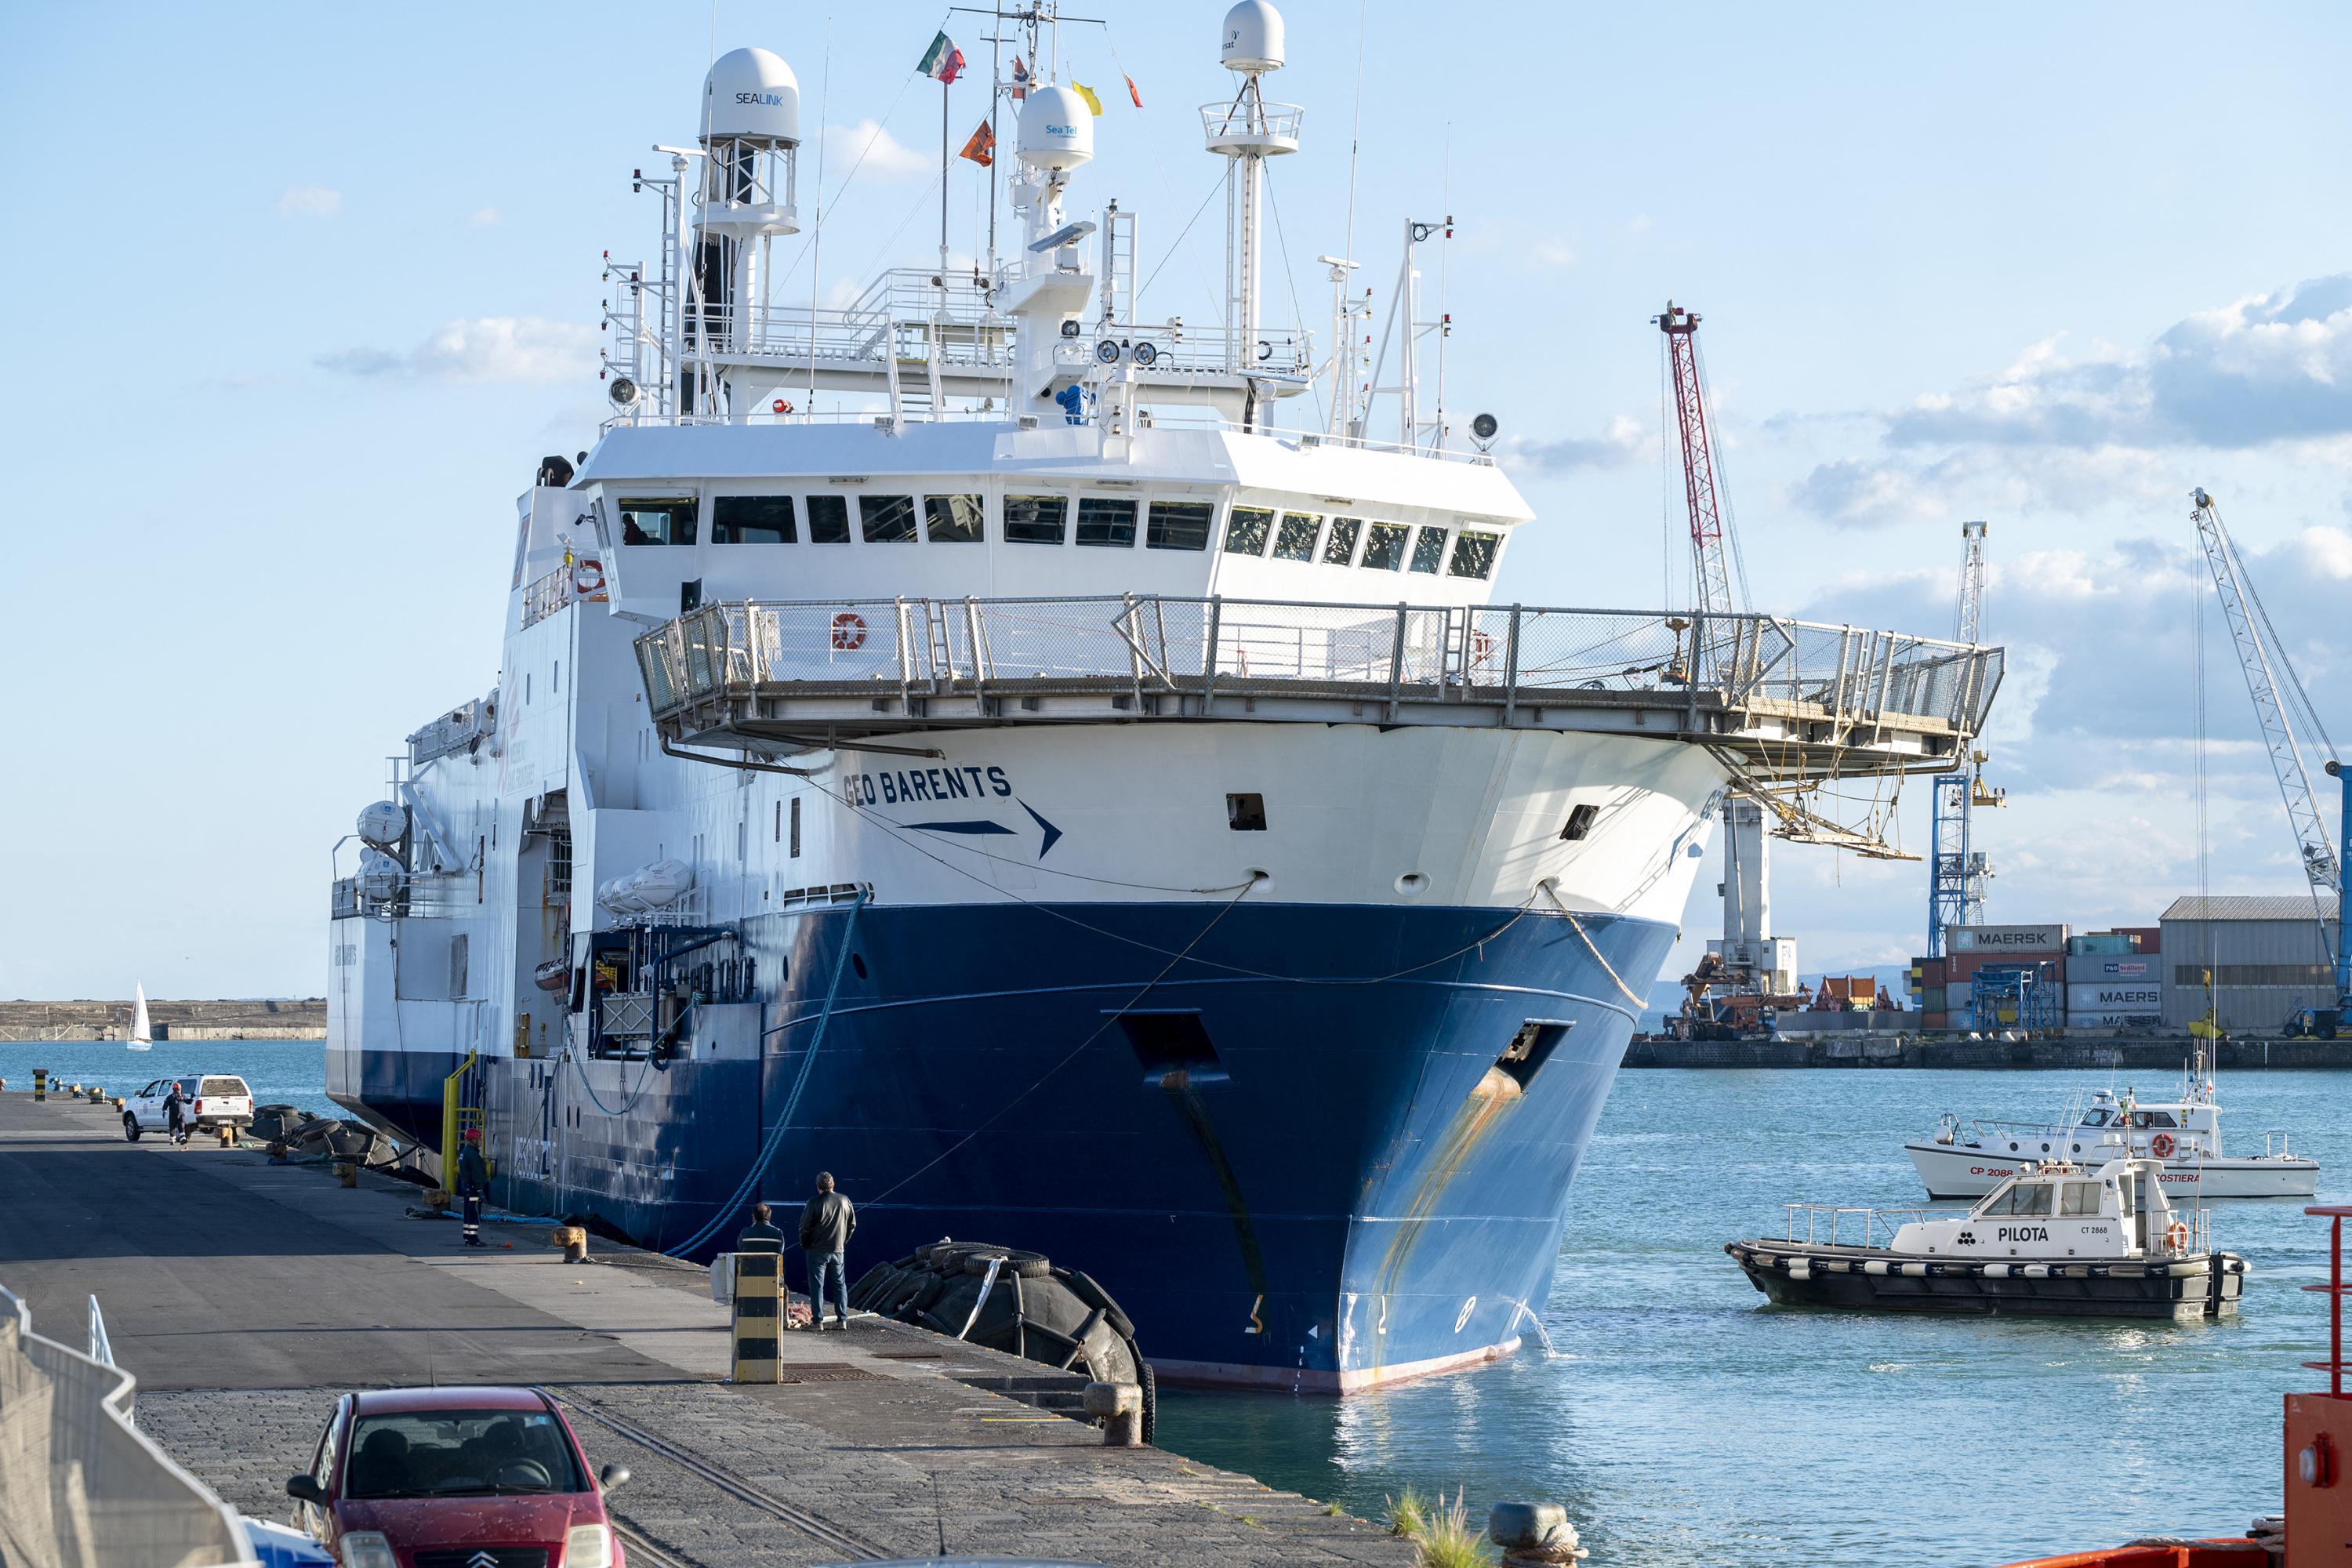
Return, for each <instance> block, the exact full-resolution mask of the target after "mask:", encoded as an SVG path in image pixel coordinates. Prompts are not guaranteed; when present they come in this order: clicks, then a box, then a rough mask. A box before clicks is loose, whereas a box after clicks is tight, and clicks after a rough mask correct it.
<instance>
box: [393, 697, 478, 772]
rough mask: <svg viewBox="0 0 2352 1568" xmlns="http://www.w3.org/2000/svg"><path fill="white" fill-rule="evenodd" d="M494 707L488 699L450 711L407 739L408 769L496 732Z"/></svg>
mask: <svg viewBox="0 0 2352 1568" xmlns="http://www.w3.org/2000/svg"><path fill="white" fill-rule="evenodd" d="M497 721H498V710H497V705H496V704H495V703H493V702H492V701H491V700H490V699H489V698H488V697H477V698H475V699H474V700H472V701H470V702H465V703H461V704H459V705H458V706H457V707H455V708H452V709H451V710H449V711H448V712H446V713H445V714H443V715H442V716H441V717H440V718H438V719H436V720H434V721H432V722H431V723H429V724H427V725H425V727H424V728H422V729H420V730H418V731H415V733H414V734H412V735H410V736H409V737H408V765H409V766H410V767H412V768H417V767H422V766H424V765H425V763H429V762H431V761H432V760H433V759H434V758H436V757H446V756H448V755H449V754H451V753H452V752H462V751H465V750H467V748H469V747H471V746H473V745H475V744H477V743H478V742H480V741H481V740H482V739H483V738H484V737H486V736H488V735H489V734H490V733H491V732H492V731H494V730H495V729H496V728H497Z"/></svg>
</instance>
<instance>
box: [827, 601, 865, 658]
mask: <svg viewBox="0 0 2352 1568" xmlns="http://www.w3.org/2000/svg"><path fill="white" fill-rule="evenodd" d="M833 646H834V647H837V648H839V649H840V650H841V651H842V652H844V653H848V652H850V651H851V650H853V649H856V648H861V647H865V646H866V617H865V616H861V615H859V614H858V613H857V612H856V611H855V610H844V611H842V612H841V614H839V615H837V616H834V617H833Z"/></svg>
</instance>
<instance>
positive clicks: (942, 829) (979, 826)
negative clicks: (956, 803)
mask: <svg viewBox="0 0 2352 1568" xmlns="http://www.w3.org/2000/svg"><path fill="white" fill-rule="evenodd" d="M1031 815H1032V816H1034V815H1035V813H1034V812H1033V813H1031ZM903 826H908V827H911V828H914V829H916V830H917V831H918V832H921V833H1001V834H1003V835H1004V836H1005V837H1008V838H1009V837H1012V835H1013V829H1011V828H1009V827H1007V826H1004V825H1003V823H1000V822H909V823H906V824H904V825H903Z"/></svg>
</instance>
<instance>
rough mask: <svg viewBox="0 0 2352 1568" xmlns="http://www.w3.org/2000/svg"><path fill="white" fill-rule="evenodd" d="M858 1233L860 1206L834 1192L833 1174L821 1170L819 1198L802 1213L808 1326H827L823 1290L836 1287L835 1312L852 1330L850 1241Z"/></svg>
mask: <svg viewBox="0 0 2352 1568" xmlns="http://www.w3.org/2000/svg"><path fill="white" fill-rule="evenodd" d="M856 1233H857V1205H855V1204H853V1203H851V1202H850V1201H849V1200H848V1199H847V1198H845V1197H843V1196H842V1195H841V1194H839V1193H836V1192H835V1191H834V1190H833V1173H832V1172H830V1171H820V1172H818V1173H817V1178H816V1196H814V1197H813V1198H811V1199H809V1201H808V1206H807V1207H806V1208H804V1209H803V1210H801V1250H802V1251H803V1252H804V1253H806V1254H808V1268H809V1287H808V1293H809V1327H810V1328H812V1329H820V1330H821V1329H823V1328H824V1290H825V1283H826V1281H827V1280H828V1279H830V1280H831V1281H832V1285H833V1302H834V1313H835V1317H836V1318H837V1319H838V1320H839V1321H840V1324H841V1327H842V1328H843V1329H844V1330H846V1329H847V1328H848V1327H849V1271H848V1259H847V1258H846V1257H845V1254H846V1253H847V1252H848V1250H849V1238H850V1237H852V1236H854V1235H856Z"/></svg>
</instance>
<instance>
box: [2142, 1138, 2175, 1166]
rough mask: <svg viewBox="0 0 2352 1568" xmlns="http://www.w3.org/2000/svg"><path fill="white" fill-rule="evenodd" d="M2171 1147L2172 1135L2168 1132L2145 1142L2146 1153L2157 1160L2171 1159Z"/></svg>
mask: <svg viewBox="0 0 2352 1568" xmlns="http://www.w3.org/2000/svg"><path fill="white" fill-rule="evenodd" d="M2173 1147H2174V1145H2173V1142H2172V1134H2171V1133H2169V1132H2159V1133H2158V1134H2157V1135H2156V1136H2155V1137H2153V1138H2151V1139H2149V1140H2148V1141H2147V1148H2148V1152H2150V1153H2151V1154H2154V1155H2155V1156H2156V1157H2157V1158H2158V1159H2159V1160H2169V1159H2171V1158H2172V1151H2173Z"/></svg>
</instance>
